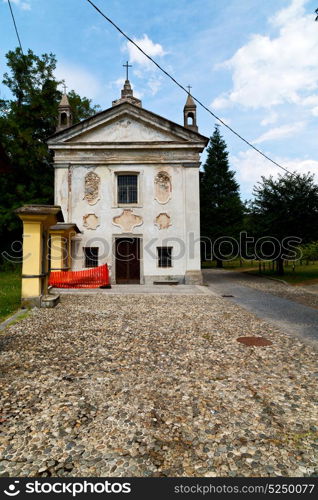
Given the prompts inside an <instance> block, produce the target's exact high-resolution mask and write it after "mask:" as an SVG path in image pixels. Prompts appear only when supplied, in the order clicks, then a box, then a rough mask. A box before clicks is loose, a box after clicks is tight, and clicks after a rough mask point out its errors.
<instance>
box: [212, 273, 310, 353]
mask: <svg viewBox="0 0 318 500" xmlns="http://www.w3.org/2000/svg"><path fill="white" fill-rule="evenodd" d="M204 278H205V281H206V282H207V283H208V285H209V289H210V290H212V291H213V292H215V293H217V294H218V295H233V297H228V299H227V300H230V301H231V302H236V303H237V304H239V305H240V306H242V307H244V308H245V309H247V310H248V311H250V312H252V313H254V314H256V315H257V316H258V317H259V318H262V319H265V320H267V321H269V322H271V323H273V324H274V325H275V326H278V327H279V328H280V329H281V330H282V331H284V332H286V333H288V334H291V335H296V336H299V337H301V338H303V339H305V340H309V341H311V342H314V343H315V344H316V343H317V345H318V309H314V308H313V307H308V306H306V305H304V304H301V303H299V302H297V301H296V300H292V299H293V293H294V298H295V299H297V297H298V292H299V290H297V289H294V291H293V287H287V286H286V285H280V284H279V283H277V284H276V283H275V282H273V281H270V280H266V279H265V278H258V277H254V276H251V275H246V274H245V273H241V272H238V271H227V270H222V269H209V270H205V271H204ZM282 287H283V288H284V287H285V288H286V289H288V290H286V292H288V293H286V295H287V296H288V297H289V298H284V297H280V296H278V295H277V294H276V289H277V291H279V292H281V289H282ZM278 289H279V290H278Z"/></svg>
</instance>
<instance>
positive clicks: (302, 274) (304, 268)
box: [252, 263, 318, 285]
mask: <svg viewBox="0 0 318 500" xmlns="http://www.w3.org/2000/svg"><path fill="white" fill-rule="evenodd" d="M284 269H285V274H284V276H277V274H275V273H274V272H272V271H269V270H265V272H264V273H262V274H264V276H269V277H272V278H279V279H282V280H284V281H287V283H289V284H290V285H300V284H304V285H310V284H315V283H317V284H318V263H315V264H308V265H306V264H303V265H300V264H296V265H295V269H294V270H293V266H292V265H291V264H289V265H288V266H285V267H284ZM252 272H253V273H258V271H257V270H255V271H252Z"/></svg>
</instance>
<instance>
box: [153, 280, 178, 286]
mask: <svg viewBox="0 0 318 500" xmlns="http://www.w3.org/2000/svg"><path fill="white" fill-rule="evenodd" d="M153 284H154V285H179V284H180V281H178V280H165V281H154V282H153Z"/></svg>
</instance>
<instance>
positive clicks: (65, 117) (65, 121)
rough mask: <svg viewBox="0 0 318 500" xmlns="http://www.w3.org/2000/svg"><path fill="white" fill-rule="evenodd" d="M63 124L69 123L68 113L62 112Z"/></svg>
mask: <svg viewBox="0 0 318 500" xmlns="http://www.w3.org/2000/svg"><path fill="white" fill-rule="evenodd" d="M61 125H67V114H66V113H61Z"/></svg>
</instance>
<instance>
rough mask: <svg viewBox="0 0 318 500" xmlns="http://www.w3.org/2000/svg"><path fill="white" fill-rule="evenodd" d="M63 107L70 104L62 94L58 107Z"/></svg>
mask: <svg viewBox="0 0 318 500" xmlns="http://www.w3.org/2000/svg"><path fill="white" fill-rule="evenodd" d="M62 106H63V107H64V106H70V103H69V100H68V97H67V95H66V94H63V95H62V99H61V101H60V104H59V107H62Z"/></svg>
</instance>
